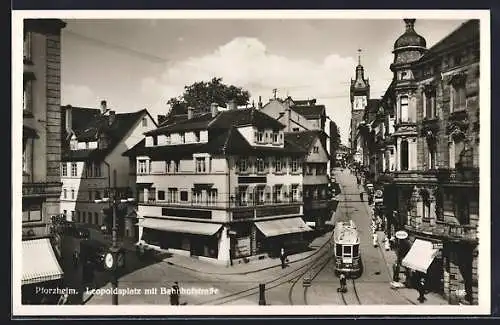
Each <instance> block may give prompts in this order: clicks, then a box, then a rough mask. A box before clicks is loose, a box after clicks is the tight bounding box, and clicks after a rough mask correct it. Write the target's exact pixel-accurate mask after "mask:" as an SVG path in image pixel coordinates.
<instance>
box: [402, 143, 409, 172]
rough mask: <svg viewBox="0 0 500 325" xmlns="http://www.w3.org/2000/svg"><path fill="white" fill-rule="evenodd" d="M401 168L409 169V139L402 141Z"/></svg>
mask: <svg viewBox="0 0 500 325" xmlns="http://www.w3.org/2000/svg"><path fill="white" fill-rule="evenodd" d="M400 150H401V170H408V163H409V159H408V141H407V140H403V141H401V149H400Z"/></svg>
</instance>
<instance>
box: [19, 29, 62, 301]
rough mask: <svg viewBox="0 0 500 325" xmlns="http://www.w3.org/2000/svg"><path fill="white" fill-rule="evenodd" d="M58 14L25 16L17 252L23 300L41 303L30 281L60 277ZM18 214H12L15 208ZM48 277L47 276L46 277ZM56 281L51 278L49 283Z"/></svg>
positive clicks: (33, 282) (59, 48) (47, 284)
mask: <svg viewBox="0 0 500 325" xmlns="http://www.w3.org/2000/svg"><path fill="white" fill-rule="evenodd" d="M65 25H66V24H65V23H64V22H62V21H61V20H58V19H25V20H24V51H23V60H24V74H23V77H24V82H23V84H24V89H23V90H24V91H23V136H22V138H23V162H22V167H21V168H22V177H23V186H22V239H23V243H22V252H23V254H22V255H23V262H22V266H23V276H22V285H23V296H22V299H23V303H40V299H42V298H45V297H42V295H38V296H37V295H36V294H35V292H34V290H35V289H34V286H36V285H37V284H39V283H40V282H46V284H45V285H46V286H49V283H53V281H57V280H60V279H61V278H62V274H63V272H62V269H61V267H60V265H59V262H58V260H57V259H58V258H60V256H61V246H60V240H59V238H58V237H55V236H51V234H50V231H49V225H50V220H51V217H52V216H55V215H58V214H59V194H60V192H61V176H60V171H59V163H60V160H61V141H60V135H61V132H60V130H61V108H60V88H61V87H60V84H61V77H60V76H61V74H60V71H61V29H62V28H64V27H65ZM16 215H17V214H16ZM47 281H48V282H47ZM54 285H56V284H54Z"/></svg>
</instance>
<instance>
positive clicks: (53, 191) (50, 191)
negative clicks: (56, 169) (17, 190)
mask: <svg viewBox="0 0 500 325" xmlns="http://www.w3.org/2000/svg"><path fill="white" fill-rule="evenodd" d="M61 186H62V183H59V182H43V183H41V182H40V183H23V197H48V196H54V197H60V196H61Z"/></svg>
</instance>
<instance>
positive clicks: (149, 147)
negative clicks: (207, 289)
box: [124, 104, 311, 264]
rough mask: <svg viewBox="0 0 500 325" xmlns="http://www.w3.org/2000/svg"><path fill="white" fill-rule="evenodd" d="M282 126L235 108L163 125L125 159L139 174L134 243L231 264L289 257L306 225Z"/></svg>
mask: <svg viewBox="0 0 500 325" xmlns="http://www.w3.org/2000/svg"><path fill="white" fill-rule="evenodd" d="M284 129H285V125H283V124H281V123H280V122H278V121H276V120H275V119H273V118H271V117H269V116H268V115H266V114H264V113H262V112H260V111H259V110H256V109H255V108H250V109H238V108H233V109H230V110H225V111H220V109H219V108H218V107H217V105H216V104H212V106H211V109H210V112H209V113H202V114H194V109H189V110H188V114H187V117H183V118H182V119H175V122H172V123H169V122H168V121H167V122H164V124H163V125H162V126H160V127H159V128H157V129H155V130H153V131H150V132H147V133H145V135H146V138H145V140H144V141H142V142H141V143H139V144H138V145H136V146H135V147H134V148H132V149H131V150H129V151H127V152H126V153H124V155H126V156H129V157H130V161H131V164H132V166H133V168H135V169H136V171H137V191H138V193H139V200H138V201H139V202H138V217H139V218H140V221H139V238H140V240H142V241H143V242H145V243H147V244H149V245H151V246H153V247H157V248H162V249H168V250H169V251H171V252H175V253H179V254H185V255H188V256H196V257H198V258H199V259H203V260H207V261H211V262H215V263H220V264H228V263H229V262H230V261H231V260H233V259H238V258H250V257H252V256H258V255H261V254H274V253H278V252H279V250H280V248H281V247H283V246H284V247H285V248H286V249H287V250H289V251H290V250H292V249H293V247H294V246H295V245H297V244H300V243H301V242H302V240H303V233H304V232H308V231H310V230H311V228H309V227H308V226H307V225H306V223H305V222H304V220H303V219H302V216H303V200H302V178H303V175H302V163H303V161H304V157H305V156H306V154H307V151H306V150H304V149H303V148H301V147H299V146H298V145H296V144H294V143H292V142H290V141H287V139H286V138H285V136H284Z"/></svg>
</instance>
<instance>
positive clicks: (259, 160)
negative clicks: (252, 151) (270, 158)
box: [257, 158, 266, 173]
mask: <svg viewBox="0 0 500 325" xmlns="http://www.w3.org/2000/svg"><path fill="white" fill-rule="evenodd" d="M265 169H266V166H265V163H264V158H257V173H263V172H265Z"/></svg>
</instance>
